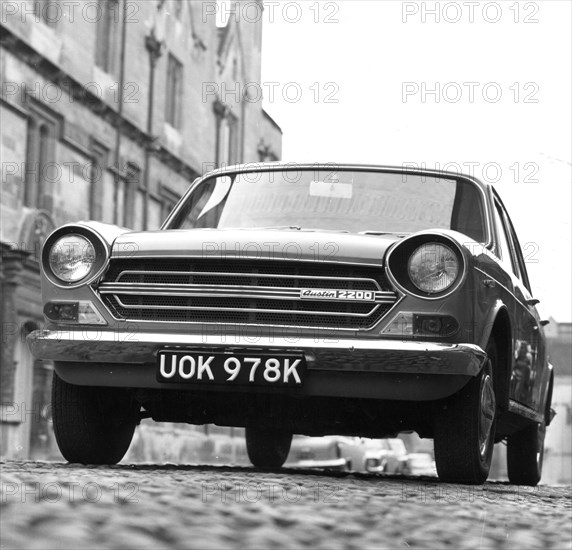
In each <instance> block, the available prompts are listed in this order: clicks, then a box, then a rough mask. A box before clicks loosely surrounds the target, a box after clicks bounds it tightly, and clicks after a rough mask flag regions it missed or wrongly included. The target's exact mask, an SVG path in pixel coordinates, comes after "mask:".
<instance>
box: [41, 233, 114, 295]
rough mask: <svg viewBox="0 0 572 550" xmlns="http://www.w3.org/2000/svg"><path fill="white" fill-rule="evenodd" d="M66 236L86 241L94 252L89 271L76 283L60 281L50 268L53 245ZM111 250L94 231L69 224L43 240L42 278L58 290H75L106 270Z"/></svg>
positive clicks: (89, 282)
mask: <svg viewBox="0 0 572 550" xmlns="http://www.w3.org/2000/svg"><path fill="white" fill-rule="evenodd" d="M67 235H79V236H80V237H83V238H84V239H87V240H88V241H89V242H90V244H91V245H92V246H93V248H94V250H95V262H94V266H93V268H92V269H91V271H90V272H89V273H88V274H86V276H85V277H83V278H81V279H79V280H78V281H73V282H66V281H64V280H62V279H60V278H59V277H58V276H57V275H56V274H55V273H54V272H53V270H52V268H51V266H50V252H51V250H52V248H53V246H54V244H55V243H56V242H57V241H58V240H59V239H61V238H62V237H65V236H67ZM110 254H111V248H110V245H109V243H108V242H107V241H106V240H105V239H104V238H103V237H102V236H101V235H100V234H99V233H98V232H97V231H95V230H94V229H92V228H91V227H89V226H85V225H76V224H69V225H64V226H62V227H59V228H58V229H56V230H55V231H53V232H52V233H51V234H50V235H49V236H48V238H47V239H46V240H45V242H44V245H43V247H42V258H41V267H42V272H43V274H44V276H45V277H46V278H47V279H48V280H49V281H50V283H51V284H53V285H54V286H57V287H59V288H77V287H79V286H84V285H88V284H91V283H92V282H93V281H94V280H96V279H97V278H99V277H100V276H101V274H102V273H103V272H104V271H105V269H107V265H108V263H109V257H110Z"/></svg>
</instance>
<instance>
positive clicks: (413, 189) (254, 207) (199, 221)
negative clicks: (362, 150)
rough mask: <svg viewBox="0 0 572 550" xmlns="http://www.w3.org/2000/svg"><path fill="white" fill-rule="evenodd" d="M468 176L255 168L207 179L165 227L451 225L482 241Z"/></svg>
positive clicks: (476, 194) (392, 229)
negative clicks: (447, 176)
mask: <svg viewBox="0 0 572 550" xmlns="http://www.w3.org/2000/svg"><path fill="white" fill-rule="evenodd" d="M483 220H484V216H483V206H482V195H481V193H480V191H479V189H478V188H477V187H476V185H474V184H473V183H471V182H469V181H465V180H456V179H451V178H445V177H435V176H430V175H411V174H404V173H391V172H380V171H357V170H354V171H351V170H301V169H298V170H274V171H268V172H265V171H253V172H244V173H239V174H236V175H232V176H228V175H223V176H218V177H212V178H209V179H206V180H205V181H203V182H202V183H200V184H199V185H198V186H197V187H196V188H195V189H194V190H193V192H192V193H191V194H190V195H189V196H187V197H186V198H185V200H184V203H183V205H182V207H181V209H180V210H179V212H178V213H177V215H176V216H175V217H174V218H173V219H172V220H171V221H170V223H169V224H168V227H166V229H191V228H219V229H229V228H237V229H254V228H269V229H270V228H292V229H313V230H329V231H347V232H350V233H363V232H371V233H403V234H407V233H412V232H415V231H420V230H424V229H454V230H456V231H460V232H462V233H465V234H467V235H468V236H469V237H471V238H472V239H474V240H476V241H478V242H483V241H484V240H485V230H484V221H483Z"/></svg>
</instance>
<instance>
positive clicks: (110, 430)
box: [52, 372, 138, 464]
mask: <svg viewBox="0 0 572 550" xmlns="http://www.w3.org/2000/svg"><path fill="white" fill-rule="evenodd" d="M137 413H138V408H137V406H136V404H135V403H134V402H132V400H131V396H130V395H129V393H128V392H127V391H126V390H124V389H123V388H100V387H92V386H76V385H74V384H68V383H67V382H65V381H64V380H62V379H61V378H60V377H59V376H58V375H57V374H56V373H55V372H54V377H53V382H52V416H53V422H54V434H55V436H56V441H57V444H58V447H59V449H60V452H61V453H62V455H63V457H64V458H65V459H66V460H67V461H68V462H79V463H80V464H117V463H118V462H119V461H120V460H121V459H122V458H123V457H124V456H125V453H126V452H127V449H128V448H129V445H130V444H131V440H132V439H133V433H134V431H135V427H136V425H137V422H138V416H137Z"/></svg>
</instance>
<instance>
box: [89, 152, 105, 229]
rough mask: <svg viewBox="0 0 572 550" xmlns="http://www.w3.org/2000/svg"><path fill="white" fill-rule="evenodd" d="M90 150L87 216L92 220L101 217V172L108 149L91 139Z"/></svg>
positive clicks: (103, 168)
mask: <svg viewBox="0 0 572 550" xmlns="http://www.w3.org/2000/svg"><path fill="white" fill-rule="evenodd" d="M91 150H92V155H93V156H92V158H91V171H90V175H89V179H90V182H89V184H90V189H89V217H90V219H92V220H101V219H102V217H103V174H104V173H105V170H106V169H107V155H108V149H107V147H104V146H103V145H101V144H100V143H98V142H96V141H93V142H92V144H91Z"/></svg>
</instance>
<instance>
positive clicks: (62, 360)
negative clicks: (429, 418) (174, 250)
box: [28, 328, 486, 400]
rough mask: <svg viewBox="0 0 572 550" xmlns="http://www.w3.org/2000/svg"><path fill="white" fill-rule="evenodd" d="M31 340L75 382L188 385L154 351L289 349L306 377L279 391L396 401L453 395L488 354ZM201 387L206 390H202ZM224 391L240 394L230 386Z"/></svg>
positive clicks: (96, 334)
mask: <svg viewBox="0 0 572 550" xmlns="http://www.w3.org/2000/svg"><path fill="white" fill-rule="evenodd" d="M28 344H29V347H30V350H31V352H32V354H33V355H34V356H35V357H37V358H39V359H44V360H52V361H55V362H56V371H57V372H58V374H59V375H60V376H61V377H62V378H63V379H64V380H66V381H68V382H70V383H73V384H82V385H101V386H126V387H143V388H169V389H186V390H189V389H191V387H190V386H189V385H188V384H187V385H185V384H162V383H159V382H157V381H156V380H155V371H156V363H157V353H158V351H159V350H163V349H182V350H189V351H191V350H194V351H199V350H210V351H223V352H229V353H232V352H244V351H248V352H249V353H256V352H259V353H260V352H264V353H268V352H282V353H284V352H289V353H299V354H303V355H304V356H305V358H306V364H307V373H306V380H305V382H304V386H303V388H295V389H294V390H292V389H285V388H281V389H280V390H279V391H283V392H295V393H297V394H299V395H324V396H338V395H339V396H347V397H364V398H383V399H397V400H431V399H439V398H441V397H446V396H448V395H451V394H453V393H455V392H456V391H458V390H459V389H460V388H462V387H463V386H464V385H465V384H466V383H467V382H468V380H469V379H470V377H472V376H475V375H476V374H478V373H479V372H480V369H481V368H482V366H483V364H484V361H485V360H486V354H485V352H484V351H483V350H482V349H481V348H480V347H479V346H476V345H474V344H443V343H437V342H419V341H401V340H395V339H393V340H390V339H380V338H375V339H374V338H368V339H365V338H363V339H358V338H354V339H350V338H340V339H322V340H317V339H315V338H310V337H306V338H278V337H257V338H251V337H242V336H239V335H232V336H231V335H220V334H217V335H214V334H174V333H159V332H129V331H110V330H108V331H105V330H102V329H92V328H89V329H88V328H73V329H69V330H67V329H66V330H38V331H35V332H32V333H31V334H30V335H29V336H28ZM436 375H437V376H436ZM194 389H196V387H194ZM205 389H206V390H207V391H208V390H209V389H211V388H207V387H204V386H201V388H200V390H205ZM212 389H218V390H221V387H220V386H219V387H218V388H212ZM222 389H224V391H235V390H236V391H245V390H244V388H242V389H240V388H236V387H230V386H223V387H222ZM248 390H254V391H259V392H260V391H262V389H261V388H256V389H253V388H248ZM264 390H265V391H266V390H268V388H264ZM272 390H274V388H272Z"/></svg>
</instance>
